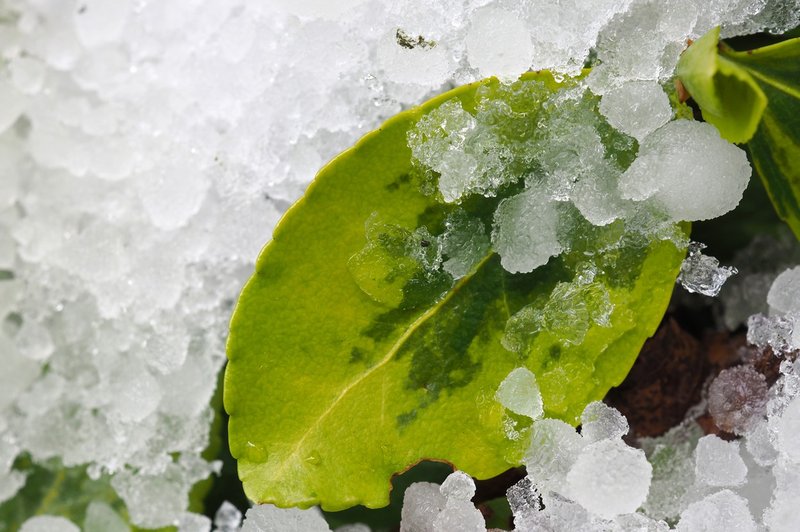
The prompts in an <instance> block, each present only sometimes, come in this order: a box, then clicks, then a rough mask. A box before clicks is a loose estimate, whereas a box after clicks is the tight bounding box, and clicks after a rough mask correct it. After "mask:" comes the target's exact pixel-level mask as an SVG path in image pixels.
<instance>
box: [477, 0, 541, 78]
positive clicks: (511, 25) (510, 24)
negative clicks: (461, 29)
mask: <svg viewBox="0 0 800 532" xmlns="http://www.w3.org/2000/svg"><path fill="white" fill-rule="evenodd" d="M466 43H467V57H468V58H469V63H470V65H471V66H472V67H473V68H477V69H478V70H479V71H480V75H481V77H487V76H497V77H498V78H500V79H501V80H503V81H513V80H515V79H517V78H518V77H519V76H520V74H522V73H523V72H526V71H527V70H528V68H529V67H530V65H531V55H532V47H531V36H530V34H529V33H528V29H527V28H526V27H525V24H524V23H523V22H522V21H521V20H520V19H519V18H518V17H517V16H515V15H514V14H513V13H511V12H509V11H506V10H504V9H500V8H498V7H494V6H487V7H484V8H481V9H479V10H478V11H476V12H475V13H474V15H473V16H472V23H471V26H470V29H469V31H468V32H467V38H466Z"/></svg>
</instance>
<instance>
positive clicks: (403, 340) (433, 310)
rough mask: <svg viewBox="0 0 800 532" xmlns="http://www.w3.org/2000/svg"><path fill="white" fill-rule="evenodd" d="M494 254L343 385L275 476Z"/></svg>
mask: <svg viewBox="0 0 800 532" xmlns="http://www.w3.org/2000/svg"><path fill="white" fill-rule="evenodd" d="M494 254H495V253H494V251H490V252H489V253H488V254H487V255H486V256H485V257H483V259H481V261H480V262H478V264H477V265H476V266H475V267H473V269H472V271H471V272H470V273H469V274H467V275H465V276H464V277H462V278H461V279H459V280H458V282H456V284H455V285H454V286H453V288H452V289H451V290H450V291H449V292H448V293H447V294H446V295H445V297H443V298H442V299H441V300H439V301H438V302H437V303H436V304H435V305H433V306H432V307H431V308H430V309H428V310H427V311H426V312H424V313H422V314H421V315H420V316H419V317H418V318H417V319H416V320H414V322H413V323H412V324H411V325H410V326H409V327H408V329H406V331H405V332H404V333H403V334H402V335H401V336H400V338H398V339H397V341H396V342H395V343H394V344H392V347H391V348H390V349H389V351H388V352H387V353H386V355H385V356H384V357H383V358H382V359H381V360H380V361H379V362H378V363H377V364H375V365H374V366H372V367H370V368H369V369H368V370H367V371H365V372H364V373H362V374H361V375H360V376H359V377H358V378H357V379H355V380H354V381H352V382H351V383H349V384H348V385H347V386H345V387H344V389H343V390H342V391H341V392H340V393H339V395H337V396H336V398H335V399H334V400H333V402H332V403H331V404H330V405H329V406H328V408H327V409H325V411H324V412H322V414H320V416H319V417H317V420H316V421H315V422H314V423H313V424H312V425H311V426H310V427H309V428H308V429H307V430H306V432H305V433H304V434H303V436H302V437H301V438H300V439H299V440H298V441H297V443H296V444H295V445H294V447H293V448H292V450H291V452H290V453H289V455H288V456H287V457H286V459H285V460H283V463H282V464H281V466H280V467H279V468H278V469H277V470H276V471H275V477H276V478H279V477H281V476H282V475H283V474H284V473H285V471H286V468H287V467H288V464H289V463H290V462H293V461H294V459H296V458H297V457H298V456H299V451H300V449H301V448H302V447H303V444H304V443H305V441H306V440H307V439H308V437H309V436H310V435H311V434H313V433H314V432H316V431H317V430H318V429H319V427H320V424H321V423H322V421H323V420H324V419H325V418H326V417H328V415H329V414H330V413H331V412H333V411H334V410H335V409H336V407H337V406H338V405H339V404H340V403H341V402H342V400H343V399H344V398H345V397H346V396H347V395H348V394H349V392H350V391H351V390H352V389H353V388H355V387H357V386H358V385H360V384H361V383H362V382H364V381H365V380H366V379H367V378H368V377H370V376H371V375H372V374H374V373H375V372H376V371H377V370H379V369H380V368H382V367H383V366H385V365H386V364H387V363H388V362H389V361H391V360H392V359H393V358H394V356H395V355H396V354H397V353H398V352H399V351H400V349H402V348H403V346H404V345H405V343H406V341H407V340H408V339H409V338H411V336H412V335H413V334H414V333H415V332H416V331H417V329H419V328H420V327H421V326H422V325H423V324H424V323H425V322H427V321H428V320H429V319H430V318H431V317H433V316H435V315H436V314H437V313H438V311H439V310H440V309H441V308H442V307H443V306H444V305H445V304H446V303H447V302H448V301H450V300H451V299H452V298H453V297H454V296H455V295H456V294H457V293H458V292H459V291H460V290H461V289H462V288H463V287H464V286H466V285H467V284H468V283H469V281H470V280H472V279H473V278H474V277H475V275H476V274H477V273H478V271H480V269H481V268H483V267H484V266H485V265H486V264H487V263H488V262H489V260H490V259H491V258H492V257H493V256H494Z"/></svg>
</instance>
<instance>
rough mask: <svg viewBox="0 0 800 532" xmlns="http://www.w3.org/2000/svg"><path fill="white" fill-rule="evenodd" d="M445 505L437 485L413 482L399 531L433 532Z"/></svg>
mask: <svg viewBox="0 0 800 532" xmlns="http://www.w3.org/2000/svg"><path fill="white" fill-rule="evenodd" d="M446 504H447V498H446V497H445V496H444V495H442V493H441V491H440V490H439V486H438V485H437V484H433V483H431V482H415V483H414V484H412V485H410V486H409V487H408V489H406V493H405V495H404V496H403V510H402V514H401V521H400V531H401V532H433V521H434V520H435V519H436V517H438V515H439V513H441V511H442V510H444V508H445V505H446ZM242 532H246V531H244V530H243V531H242ZM254 532H255V531H254Z"/></svg>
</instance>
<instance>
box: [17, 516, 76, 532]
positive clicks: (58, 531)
mask: <svg viewBox="0 0 800 532" xmlns="http://www.w3.org/2000/svg"><path fill="white" fill-rule="evenodd" d="M19 532H80V529H79V528H78V527H77V526H76V525H75V523H73V522H72V521H70V520H69V519H67V518H66V517H56V516H53V515H39V516H36V517H31V518H30V519H28V520H27V521H25V522H24V523H22V526H21V527H20V529H19Z"/></svg>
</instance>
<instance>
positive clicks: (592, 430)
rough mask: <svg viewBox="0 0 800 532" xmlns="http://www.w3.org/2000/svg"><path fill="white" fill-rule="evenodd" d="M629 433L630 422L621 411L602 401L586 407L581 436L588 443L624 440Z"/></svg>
mask: <svg viewBox="0 0 800 532" xmlns="http://www.w3.org/2000/svg"><path fill="white" fill-rule="evenodd" d="M627 433H628V420H627V419H625V416H623V415H622V414H620V412H619V410H617V409H615V408H611V407H610V406H607V405H606V404H605V403H603V402H602V401H594V402H591V403H589V404H588V405H586V408H584V409H583V413H582V414H581V436H583V438H584V439H585V440H586V442H587V443H594V442H597V441H600V440H613V439H616V438H622V437H623V436H625V435H626V434H627Z"/></svg>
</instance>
